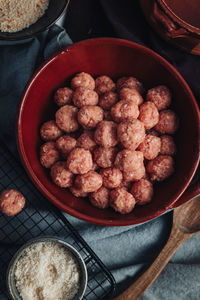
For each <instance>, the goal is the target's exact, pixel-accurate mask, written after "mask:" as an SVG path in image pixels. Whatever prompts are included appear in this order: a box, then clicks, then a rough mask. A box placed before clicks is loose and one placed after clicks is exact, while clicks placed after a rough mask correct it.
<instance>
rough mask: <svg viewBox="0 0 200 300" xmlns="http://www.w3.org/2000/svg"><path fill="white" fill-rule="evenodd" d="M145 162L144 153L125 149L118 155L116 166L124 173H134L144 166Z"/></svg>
mask: <svg viewBox="0 0 200 300" xmlns="http://www.w3.org/2000/svg"><path fill="white" fill-rule="evenodd" d="M143 160H144V156H143V153H142V152H140V151H134V150H128V149H124V150H122V151H120V152H118V153H117V156H116V158H115V163H114V165H115V167H116V168H118V169H120V170H121V171H123V172H134V171H136V170H137V169H140V168H141V167H142V166H144V163H143Z"/></svg>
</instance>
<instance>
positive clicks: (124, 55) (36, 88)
mask: <svg viewBox="0 0 200 300" xmlns="http://www.w3.org/2000/svg"><path fill="white" fill-rule="evenodd" d="M81 71H84V72H88V73H90V74H92V75H94V76H96V75H99V74H106V75H108V76H111V77H112V78H114V79H116V78H118V77H120V76H128V75H133V76H135V77H137V78H138V79H139V80H141V81H142V82H143V83H144V85H145V87H146V88H149V87H153V86H155V85H159V84H165V85H167V86H168V87H169V88H170V89H171V91H172V93H173V109H174V110H175V111H176V112H177V114H178V115H179V117H180V129H179V131H178V133H177V135H176V143H177V147H178V153H177V156H176V172H175V173H174V175H173V176H172V177H171V178H169V179H168V180H166V181H164V182H162V183H159V184H157V185H155V193H154V197H153V200H152V202H151V203H149V204H147V205H145V206H138V207H136V208H135V209H134V210H133V212H131V213H130V214H128V215H120V214H119V213H116V212H114V211H113V210H112V209H105V210H101V209H98V208H95V207H94V206H92V205H91V204H90V203H89V201H88V200H87V199H82V198H76V197H74V196H72V194H71V193H70V192H68V191H67V190H62V189H60V188H58V187H57V186H55V185H54V184H53V183H52V181H51V179H50V176H49V172H48V171H47V170H45V169H44V168H43V167H42V166H41V165H40V162H39V148H40V145H41V140H40V136H39V128H40V126H41V124H42V123H43V122H44V121H47V120H49V119H52V118H53V116H54V112H55V110H56V106H55V105H54V103H53V94H54V92H55V90H56V89H57V88H58V87H60V86H63V85H65V84H66V82H69V80H70V78H71V77H72V76H73V75H74V74H75V73H77V72H81ZM199 131H200V130H199V111H198V106H197V104H196V101H195V99H194V96H193V94H192V92H191V90H190V89H189V87H188V85H187V84H186V82H185V81H184V79H183V78H182V77H181V76H180V74H179V73H178V72H177V71H176V70H175V69H174V68H173V66H171V65H170V64H169V63H168V62H167V61H166V60H165V59H163V58H162V57H160V56H159V55H157V54H156V53H154V52H153V51H151V50H149V49H147V48H145V47H143V46H141V45H138V44H135V43H133V42H129V41H125V40H120V39H112V38H99V39H91V40H86V41H83V42H79V43H76V44H74V45H72V46H70V47H68V48H66V49H65V50H64V51H62V52H61V53H59V54H57V55H55V56H54V57H53V58H51V59H50V60H49V61H47V62H46V63H45V64H44V65H43V66H42V67H41V68H40V69H39V70H38V71H37V72H36V74H35V75H34V76H33V77H32V79H31V80H30V81H29V83H28V85H27V88H26V90H25V92H24V95H23V98H22V103H21V106H20V110H19V116H18V127H17V137H18V146H19V152H20V155H21V158H22V161H23V163H24V165H25V167H26V170H27V172H28V174H29V175H30V177H31V179H32V180H33V182H34V183H35V184H36V186H37V187H38V188H39V189H40V190H41V191H42V192H43V194H44V195H45V196H46V197H47V198H48V199H49V200H50V201H52V202H53V203H54V204H55V205H56V206H57V207H59V208H60V209H62V210H64V211H66V212H67V213H69V214H71V215H73V216H75V217H77V218H80V219H83V220H85V221H88V222H92V223H96V224H100V225H113V226H122V225H131V224H138V223H142V222H144V221H147V220H150V219H152V218H154V217H156V216H158V215H160V214H161V213H163V212H164V211H166V210H167V209H168V208H170V207H172V206H173V203H175V201H176V200H177V199H178V198H179V197H180V195H181V194H182V193H183V192H184V190H185V189H186V188H187V186H188V184H189V183H190V181H191V179H192V177H193V175H194V173H195V170H196V168H197V165H198V160H199V147H200V146H199V136H200V133H199Z"/></svg>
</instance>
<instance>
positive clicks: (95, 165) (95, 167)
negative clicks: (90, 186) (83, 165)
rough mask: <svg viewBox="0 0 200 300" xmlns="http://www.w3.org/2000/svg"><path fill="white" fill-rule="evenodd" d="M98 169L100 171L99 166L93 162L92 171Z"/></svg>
mask: <svg viewBox="0 0 200 300" xmlns="http://www.w3.org/2000/svg"><path fill="white" fill-rule="evenodd" d="M97 169H99V166H98V165H97V163H95V162H94V161H93V166H92V171H96V170H97Z"/></svg>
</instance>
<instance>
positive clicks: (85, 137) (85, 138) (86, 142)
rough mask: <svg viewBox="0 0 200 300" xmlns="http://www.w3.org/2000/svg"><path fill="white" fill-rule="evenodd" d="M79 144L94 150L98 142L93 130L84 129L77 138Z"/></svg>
mask: <svg viewBox="0 0 200 300" xmlns="http://www.w3.org/2000/svg"><path fill="white" fill-rule="evenodd" d="M77 146H78V147H80V148H84V149H86V150H90V151H93V150H94V148H95V146H96V143H95V141H94V139H93V133H92V132H91V131H86V130H85V131H84V133H83V134H81V136H79V138H78V140H77Z"/></svg>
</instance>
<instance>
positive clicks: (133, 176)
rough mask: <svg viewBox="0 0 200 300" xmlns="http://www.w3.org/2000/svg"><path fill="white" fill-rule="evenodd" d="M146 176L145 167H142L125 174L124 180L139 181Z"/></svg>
mask: <svg viewBox="0 0 200 300" xmlns="http://www.w3.org/2000/svg"><path fill="white" fill-rule="evenodd" d="M144 176H145V167H144V165H142V166H141V167H140V168H139V169H136V170H135V171H134V172H132V171H131V172H123V178H124V180H125V181H137V180H140V179H141V178H143V177H144Z"/></svg>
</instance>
